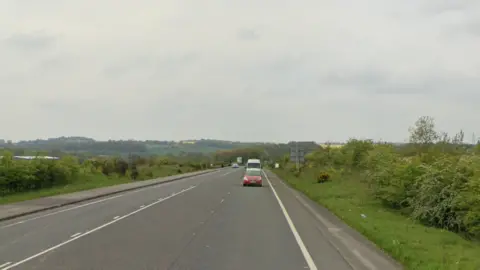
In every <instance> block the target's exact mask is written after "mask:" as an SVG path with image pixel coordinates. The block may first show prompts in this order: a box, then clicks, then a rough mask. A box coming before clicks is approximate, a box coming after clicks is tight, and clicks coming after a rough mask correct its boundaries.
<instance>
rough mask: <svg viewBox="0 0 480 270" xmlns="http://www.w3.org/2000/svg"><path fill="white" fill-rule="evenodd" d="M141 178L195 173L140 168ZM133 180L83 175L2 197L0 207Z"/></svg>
mask: <svg viewBox="0 0 480 270" xmlns="http://www.w3.org/2000/svg"><path fill="white" fill-rule="evenodd" d="M139 170H140V176H139V179H138V181H142V180H148V179H154V178H160V177H166V176H171V175H177V174H182V173H188V172H193V171H194V170H193V169H191V168H184V169H183V170H181V171H179V170H178V168H177V167H176V166H162V167H155V168H151V169H149V170H147V169H146V168H139ZM131 182H132V180H131V179H130V178H128V177H118V176H108V177H107V176H105V175H103V174H94V175H81V176H80V177H78V178H77V179H76V180H73V181H72V182H71V183H69V184H67V185H64V186H57V187H52V188H45V189H40V190H36V191H30V192H22V193H17V194H13V195H9V196H4V197H0V205H2V204H9V203H15V202H20V201H27V200H33V199H38V198H43V197H49V196H55V195H60V194H67V193H72V192H78V191H84V190H89V189H96V188H102V187H108V186H114V185H120V184H125V183H131Z"/></svg>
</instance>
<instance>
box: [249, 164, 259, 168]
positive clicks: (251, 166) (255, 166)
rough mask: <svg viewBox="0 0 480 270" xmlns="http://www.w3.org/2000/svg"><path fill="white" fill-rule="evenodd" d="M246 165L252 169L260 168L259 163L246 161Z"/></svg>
mask: <svg viewBox="0 0 480 270" xmlns="http://www.w3.org/2000/svg"><path fill="white" fill-rule="evenodd" d="M247 167H248V168H252V169H260V163H248V165H247Z"/></svg>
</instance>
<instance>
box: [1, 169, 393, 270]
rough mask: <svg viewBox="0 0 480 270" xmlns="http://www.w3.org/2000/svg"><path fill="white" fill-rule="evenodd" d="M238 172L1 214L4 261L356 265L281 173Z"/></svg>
mask: <svg viewBox="0 0 480 270" xmlns="http://www.w3.org/2000/svg"><path fill="white" fill-rule="evenodd" d="M242 176H243V169H241V168H240V169H230V168H228V169H224V170H219V171H216V172H213V173H209V174H206V175H201V176H196V177H192V178H187V179H182V180H179V181H175V182H171V183H167V184H162V185H159V186H155V187H149V188H145V189H141V190H136V191H132V192H126V193H123V194H121V195H117V196H112V197H107V198H106V199H101V200H97V201H98V203H91V202H88V203H90V205H88V206H85V207H81V208H74V209H71V210H66V211H65V209H69V208H72V207H75V205H73V206H69V207H65V208H60V209H55V210H52V211H49V212H42V213H37V214H36V215H31V216H26V217H22V218H18V219H15V220H10V221H6V222H2V223H0V269H1V270H6V269H37V270H57V269H58V270H60V269H61V270H65V269H69V270H88V269H112V270H127V269H128V270H141V269H161V270H163V269H193V270H236V269H239V270H240V269H242V270H244V269H259V270H260V269H262V270H295V269H312V270H314V269H335V270H346V269H352V267H351V264H348V263H347V261H346V260H345V259H344V258H343V257H342V256H341V255H340V253H339V251H338V250H337V249H336V248H335V247H333V246H332V245H331V244H330V243H329V242H328V241H327V240H326V239H325V238H324V236H323V235H322V233H321V232H320V231H319V230H318V229H314V228H313V227H312V226H313V225H311V223H312V222H311V220H309V218H307V216H306V214H301V213H306V212H305V210H304V209H301V206H300V204H298V203H295V197H294V195H293V194H292V193H288V192H279V191H275V190H277V189H280V188H282V189H286V188H287V187H286V186H284V185H283V184H282V185H281V184H280V181H279V180H278V179H275V181H274V180H273V179H272V180H269V181H271V182H272V183H273V187H274V189H275V190H274V189H272V188H271V187H270V184H269V182H267V181H265V179H264V181H265V184H264V186H263V187H243V186H242V185H241V178H242ZM276 181H278V183H276ZM279 200H280V202H279ZM282 202H283V203H282ZM84 204H85V203H84ZM297 208H298V209H297ZM58 211H61V212H58ZM287 211H288V212H287ZM57 212H58V213H57ZM294 213H295V214H294ZM289 214H290V215H289ZM21 221H23V222H21ZM356 269H362V268H356ZM379 269H381V268H379ZM383 269H385V268H383ZM383 269H382V270H383Z"/></svg>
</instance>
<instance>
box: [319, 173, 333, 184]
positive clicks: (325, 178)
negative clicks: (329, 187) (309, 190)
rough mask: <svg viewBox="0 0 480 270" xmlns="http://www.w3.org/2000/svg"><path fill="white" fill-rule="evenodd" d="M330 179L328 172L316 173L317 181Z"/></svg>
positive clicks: (322, 181) (323, 181)
mask: <svg viewBox="0 0 480 270" xmlns="http://www.w3.org/2000/svg"><path fill="white" fill-rule="evenodd" d="M329 180H330V174H328V173H327V172H321V173H319V174H318V175H317V183H325V182H327V181H329Z"/></svg>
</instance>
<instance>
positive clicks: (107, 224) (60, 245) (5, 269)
mask: <svg viewBox="0 0 480 270" xmlns="http://www.w3.org/2000/svg"><path fill="white" fill-rule="evenodd" d="M193 188H195V187H190V188H188V189H187V190H185V191H184V192H186V191H188V190H191V189H193ZM180 193H182V192H178V193H177V194H175V195H170V196H168V197H165V198H163V199H162V200H161V201H160V200H159V201H155V202H153V203H151V204H148V205H146V206H145V207H143V208H140V209H138V210H135V211H133V212H130V213H128V214H126V215H124V216H121V217H119V218H118V219H115V220H112V221H110V222H107V223H105V224H103V225H100V226H98V227H96V228H94V229H91V230H89V231H86V232H85V233H83V234H82V235H80V236H77V237H76V238H72V239H69V240H67V241H64V242H62V243H60V244H57V245H55V246H53V247H50V248H48V249H45V250H44V251H42V252H39V253H37V254H35V255H32V256H30V257H27V258H25V259H23V260H21V261H19V262H16V263H14V264H12V265H9V266H7V267H6V268H3V269H1V270H7V269H11V268H13V267H16V266H19V265H21V264H24V263H26V262H28V261H31V260H33V259H35V258H37V257H39V256H42V255H43V254H46V253H48V252H50V251H52V250H55V249H58V248H60V247H62V246H64V245H66V244H68V243H70V242H73V241H75V240H78V239H80V238H82V237H84V236H87V235H89V234H91V233H94V232H96V231H98V230H100V229H103V228H105V227H107V226H109V225H112V224H114V223H116V222H118V221H120V220H122V219H124V218H127V217H129V216H132V215H134V214H136V213H138V212H141V211H143V210H145V209H147V208H149V207H152V206H154V205H156V204H158V203H161V202H163V201H166V200H168V199H170V198H173V197H175V196H176V195H178V194H180Z"/></svg>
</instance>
